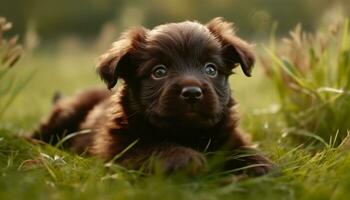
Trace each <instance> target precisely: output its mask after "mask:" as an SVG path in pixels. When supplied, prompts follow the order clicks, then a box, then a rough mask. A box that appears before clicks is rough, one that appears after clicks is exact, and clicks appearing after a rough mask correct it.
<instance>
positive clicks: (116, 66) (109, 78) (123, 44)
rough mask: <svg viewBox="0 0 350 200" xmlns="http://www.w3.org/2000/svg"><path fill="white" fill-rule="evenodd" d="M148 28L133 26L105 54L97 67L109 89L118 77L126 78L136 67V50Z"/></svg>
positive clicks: (142, 41) (143, 39)
mask: <svg viewBox="0 0 350 200" xmlns="http://www.w3.org/2000/svg"><path fill="white" fill-rule="evenodd" d="M146 34H147V30H146V29H145V28H143V27H135V28H132V29H130V30H128V31H126V32H124V33H123V34H122V36H121V37H120V38H119V40H118V41H116V42H114V43H113V45H112V47H111V48H110V49H109V50H108V51H107V52H106V53H105V54H103V55H102V56H101V57H100V59H99V63H98V65H97V67H96V69H97V72H98V73H99V75H100V77H101V78H102V80H103V81H104V82H105V83H106V85H107V87H108V89H111V88H113V87H114V86H115V85H116V84H117V81H118V78H119V77H120V78H123V79H126V78H127V76H130V75H131V73H132V71H133V68H135V66H134V65H135V59H134V57H135V55H134V54H135V52H136V50H137V49H138V48H140V47H141V45H142V44H143V43H144V41H145V38H146Z"/></svg>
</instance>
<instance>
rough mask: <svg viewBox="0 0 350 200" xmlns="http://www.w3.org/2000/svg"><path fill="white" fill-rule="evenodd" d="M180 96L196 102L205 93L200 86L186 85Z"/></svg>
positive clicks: (189, 101)
mask: <svg viewBox="0 0 350 200" xmlns="http://www.w3.org/2000/svg"><path fill="white" fill-rule="evenodd" d="M180 96H181V98H182V99H183V100H185V101H187V102H188V103H195V102H197V101H199V100H200V99H201V98H202V96H203V93H202V89H201V88H199V87H184V88H183V89H182V91H181V95H180Z"/></svg>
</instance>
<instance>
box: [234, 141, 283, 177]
mask: <svg viewBox="0 0 350 200" xmlns="http://www.w3.org/2000/svg"><path fill="white" fill-rule="evenodd" d="M228 167H229V168H230V169H231V170H232V169H233V171H235V172H238V173H245V174H247V175H249V176H262V175H265V174H267V173H270V172H272V171H276V170H278V167H277V165H276V164H275V163H273V162H272V161H271V160H270V159H268V158H267V157H266V156H264V155H262V154H261V153H260V152H259V151H258V150H256V149H254V148H249V147H242V148H240V149H238V150H236V152H235V154H234V155H233V156H232V158H231V159H229V162H228Z"/></svg>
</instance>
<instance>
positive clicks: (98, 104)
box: [33, 18, 272, 175]
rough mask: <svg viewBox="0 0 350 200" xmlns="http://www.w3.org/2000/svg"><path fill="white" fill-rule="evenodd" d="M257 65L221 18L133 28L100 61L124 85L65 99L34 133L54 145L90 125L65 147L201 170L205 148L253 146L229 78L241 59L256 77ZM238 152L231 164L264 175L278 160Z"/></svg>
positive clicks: (133, 164)
mask: <svg viewBox="0 0 350 200" xmlns="http://www.w3.org/2000/svg"><path fill="white" fill-rule="evenodd" d="M253 64H254V55H253V53H252V51H251V46H250V45H249V44H248V43H246V42H245V41H243V40H241V39H240V38H238V37H237V36H236V35H235V33H234V30H233V27H232V24H230V23H227V22H225V21H223V20H222V19H221V18H216V19H213V20H212V21H210V22H209V23H208V24H206V25H202V24H199V23H197V22H190V21H186V22H181V23H170V24H165V25H160V26H157V27H155V28H154V29H152V30H147V29H145V28H143V27H138V28H133V29H130V30H129V31H127V32H125V33H124V34H123V35H122V37H121V38H120V40H118V41H117V42H115V43H114V44H113V47H112V48H111V49H110V50H109V51H108V52H107V53H106V54H104V55H103V56H102V57H101V61H100V63H99V65H98V66H97V71H98V73H99V74H100V76H101V78H102V80H103V81H105V82H106V84H107V86H108V88H109V89H111V88H113V87H114V86H115V85H116V83H117V80H118V78H121V79H122V80H124V81H123V83H122V84H121V86H120V87H119V90H118V91H117V92H116V93H114V94H111V93H110V92H109V91H108V90H98V89H94V90H90V91H86V92H83V93H81V94H79V95H77V96H75V97H73V98H71V99H61V100H58V102H57V103H56V104H55V107H54V110H53V112H52V113H51V115H50V116H49V118H48V119H47V120H46V121H45V122H43V123H42V124H41V126H40V127H39V129H38V130H37V131H36V132H35V134H34V135H33V137H34V138H36V139H41V140H43V141H45V142H50V143H53V144H54V143H57V142H58V138H62V137H64V135H66V134H70V133H72V132H77V131H81V130H88V132H84V134H77V135H75V137H73V138H71V139H70V140H69V141H68V143H67V144H66V146H67V147H68V148H70V149H72V150H74V151H76V152H79V153H82V152H88V153H89V154H91V155H94V156H98V157H101V158H104V159H106V160H111V159H113V158H114V157H115V158H116V162H118V163H120V164H122V165H124V166H127V167H129V168H133V169H140V168H143V169H144V170H149V171H152V170H153V167H154V166H152V165H151V164H150V163H151V162H149V160H150V157H152V158H154V159H155V160H157V161H158V162H157V163H159V164H160V165H161V167H162V168H163V169H164V170H165V171H166V172H174V171H178V170H179V169H189V172H190V173H191V174H194V173H197V172H199V171H201V170H202V169H203V168H204V167H205V163H206V158H205V156H204V154H203V153H202V152H203V151H204V150H206V151H207V152H215V151H218V150H227V151H226V152H230V151H231V153H232V151H235V152H240V150H244V151H245V150H249V149H250V148H248V146H249V145H250V142H249V141H248V140H247V139H246V137H244V135H243V134H242V133H241V132H240V131H239V130H238V129H237V118H236V117H235V111H234V110H233V109H232V107H233V106H234V104H235V102H234V100H233V99H232V98H231V92H230V87H229V83H228V77H229V75H230V74H232V70H233V68H235V67H236V66H237V65H240V66H241V68H242V70H243V72H244V74H245V75H246V76H250V75H251V70H252V66H253ZM131 144H133V146H132V147H131V148H129V149H128V150H127V151H126V150H125V149H126V148H127V147H128V146H129V145H131ZM245 153H247V152H245ZM250 153H251V152H250ZM238 157H239V158H236V159H228V161H227V162H226V163H225V166H226V168H229V169H235V168H240V167H245V166H247V165H254V166H253V167H251V168H249V170H248V173H251V174H252V175H262V174H265V173H266V172H268V171H269V169H270V168H271V167H272V163H271V162H270V161H269V160H268V159H266V158H265V157H263V156H261V155H258V154H256V153H254V154H249V155H243V153H242V155H241V156H238ZM154 159H153V160H154Z"/></svg>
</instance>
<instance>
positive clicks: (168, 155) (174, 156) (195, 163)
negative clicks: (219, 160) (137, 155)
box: [159, 147, 206, 175]
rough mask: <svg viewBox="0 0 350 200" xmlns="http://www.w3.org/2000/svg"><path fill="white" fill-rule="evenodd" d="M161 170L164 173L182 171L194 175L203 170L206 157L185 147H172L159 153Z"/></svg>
mask: <svg viewBox="0 0 350 200" xmlns="http://www.w3.org/2000/svg"><path fill="white" fill-rule="evenodd" d="M159 161H160V165H161V168H162V170H163V171H164V172H165V173H166V174H172V173H176V172H184V173H185V174H187V175H196V174H198V173H200V172H202V171H204V169H205V167H206V159H205V157H204V155H202V154H201V153H199V152H197V151H195V150H193V149H190V148H187V147H172V148H170V149H167V150H166V151H164V152H161V155H159Z"/></svg>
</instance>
